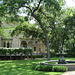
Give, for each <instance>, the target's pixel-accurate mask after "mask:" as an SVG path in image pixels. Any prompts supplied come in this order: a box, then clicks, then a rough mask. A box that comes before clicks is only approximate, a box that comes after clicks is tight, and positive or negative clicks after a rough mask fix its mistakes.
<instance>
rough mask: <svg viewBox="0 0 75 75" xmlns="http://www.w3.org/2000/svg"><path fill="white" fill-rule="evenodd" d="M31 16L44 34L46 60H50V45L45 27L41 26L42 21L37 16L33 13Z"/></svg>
mask: <svg viewBox="0 0 75 75" xmlns="http://www.w3.org/2000/svg"><path fill="white" fill-rule="evenodd" d="M31 16H32V17H34V18H35V19H36V20H37V22H38V23H39V24H40V27H41V29H42V30H43V32H44V34H45V36H46V45H47V61H48V60H50V47H49V37H48V33H47V30H46V28H45V27H44V26H43V23H42V22H41V21H40V20H39V19H38V18H37V16H36V15H35V14H34V13H31Z"/></svg>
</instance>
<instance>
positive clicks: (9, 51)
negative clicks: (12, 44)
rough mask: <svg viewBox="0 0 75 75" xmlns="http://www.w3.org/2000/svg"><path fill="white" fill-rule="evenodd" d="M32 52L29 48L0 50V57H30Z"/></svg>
mask: <svg viewBox="0 0 75 75" xmlns="http://www.w3.org/2000/svg"><path fill="white" fill-rule="evenodd" d="M32 52H33V50H32V49H31V48H0V55H1V56H11V55H12V54H13V55H15V56H16V55H17V54H19V55H29V54H30V55H32Z"/></svg>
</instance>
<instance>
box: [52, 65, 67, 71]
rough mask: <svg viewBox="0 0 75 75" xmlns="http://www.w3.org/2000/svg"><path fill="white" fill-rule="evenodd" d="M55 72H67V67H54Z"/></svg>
mask: <svg viewBox="0 0 75 75" xmlns="http://www.w3.org/2000/svg"><path fill="white" fill-rule="evenodd" d="M53 71H54V72H66V71H67V67H65V66H53Z"/></svg>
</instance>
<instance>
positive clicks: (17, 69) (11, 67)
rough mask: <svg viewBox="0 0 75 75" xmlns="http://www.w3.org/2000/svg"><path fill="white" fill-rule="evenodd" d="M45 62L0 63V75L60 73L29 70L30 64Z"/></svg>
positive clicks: (10, 61) (48, 74) (46, 74)
mask: <svg viewBox="0 0 75 75" xmlns="http://www.w3.org/2000/svg"><path fill="white" fill-rule="evenodd" d="M41 61H45V60H41V59H40V60H9V61H0V75H59V74H61V72H43V71H34V70H31V65H32V63H37V62H41Z"/></svg>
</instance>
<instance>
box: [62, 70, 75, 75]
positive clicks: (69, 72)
mask: <svg viewBox="0 0 75 75" xmlns="http://www.w3.org/2000/svg"><path fill="white" fill-rule="evenodd" d="M61 75H75V71H68V72H65V73H64V74H61Z"/></svg>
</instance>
